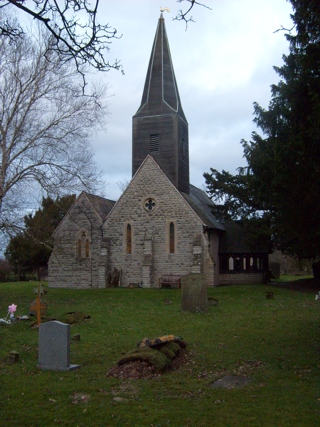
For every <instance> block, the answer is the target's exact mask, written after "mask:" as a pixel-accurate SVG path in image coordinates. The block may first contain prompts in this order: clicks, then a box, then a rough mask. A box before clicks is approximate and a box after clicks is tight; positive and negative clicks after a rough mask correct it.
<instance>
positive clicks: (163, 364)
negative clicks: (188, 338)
mask: <svg viewBox="0 0 320 427" xmlns="http://www.w3.org/2000/svg"><path fill="white" fill-rule="evenodd" d="M157 340H160V338H159V339H157ZM150 341H153V342H154V341H155V340H150ZM139 345H140V343H139V344H138V346H139ZM186 346H187V343H186V342H185V341H184V340H182V339H181V338H177V337H174V339H173V340H171V341H158V342H157V345H154V344H153V345H152V346H149V345H144V346H142V347H140V346H139V347H138V348H137V349H136V350H133V351H131V352H130V353H128V354H127V355H125V356H124V357H122V358H121V359H120V360H119V361H118V366H121V365H124V364H126V363H130V362H136V361H140V362H146V363H148V364H149V365H151V366H153V367H154V369H155V371H157V372H161V371H164V370H165V369H167V368H169V366H170V365H171V361H172V360H173V359H174V358H175V357H177V356H178V354H179V352H180V350H181V349H184V348H186Z"/></svg>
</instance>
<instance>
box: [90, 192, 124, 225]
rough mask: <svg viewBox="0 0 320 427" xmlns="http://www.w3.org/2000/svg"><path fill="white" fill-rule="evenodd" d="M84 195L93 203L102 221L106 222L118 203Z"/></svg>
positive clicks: (91, 195)
mask: <svg viewBox="0 0 320 427" xmlns="http://www.w3.org/2000/svg"><path fill="white" fill-rule="evenodd" d="M84 194H85V195H86V196H87V198H88V200H89V202H90V203H91V205H92V207H93V208H94V210H95V211H96V212H97V214H98V215H99V216H100V218H101V219H102V221H104V220H105V219H106V217H107V215H108V214H109V212H110V211H111V209H112V207H113V206H114V205H115V203H116V202H114V201H113V200H108V199H105V198H104V197H100V196H95V195H94V194H89V193H84Z"/></svg>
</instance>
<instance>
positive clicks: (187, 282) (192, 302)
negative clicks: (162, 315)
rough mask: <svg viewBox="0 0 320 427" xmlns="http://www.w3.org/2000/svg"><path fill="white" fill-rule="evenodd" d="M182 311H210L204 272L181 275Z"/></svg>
mask: <svg viewBox="0 0 320 427" xmlns="http://www.w3.org/2000/svg"><path fill="white" fill-rule="evenodd" d="M181 309H182V311H191V312H200V313H201V312H206V311H208V288H207V284H206V280H205V276H204V275H203V274H187V275H186V276H183V277H181Z"/></svg>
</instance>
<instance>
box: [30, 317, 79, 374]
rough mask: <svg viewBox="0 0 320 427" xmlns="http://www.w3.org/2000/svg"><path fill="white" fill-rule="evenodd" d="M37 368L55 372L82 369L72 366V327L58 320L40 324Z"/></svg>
mask: <svg viewBox="0 0 320 427" xmlns="http://www.w3.org/2000/svg"><path fill="white" fill-rule="evenodd" d="M37 367H38V368H40V369H44V370H53V371H71V370H73V369H77V368H79V367H80V366H79V365H71V364H70V325H68V324H65V323H62V322H58V321H56V320H54V321H51V322H47V323H42V324H40V326H39V353H38V365H37Z"/></svg>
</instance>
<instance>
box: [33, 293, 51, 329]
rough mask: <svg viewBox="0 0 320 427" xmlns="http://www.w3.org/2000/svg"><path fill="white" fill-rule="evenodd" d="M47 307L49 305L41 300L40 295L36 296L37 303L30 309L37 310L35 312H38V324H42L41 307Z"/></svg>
mask: <svg viewBox="0 0 320 427" xmlns="http://www.w3.org/2000/svg"><path fill="white" fill-rule="evenodd" d="M46 308H47V306H46V305H45V304H43V303H42V302H41V299H40V297H39V296H37V298H36V303H35V305H33V306H31V307H30V310H32V311H33V310H35V312H36V313H37V324H38V326H40V324H41V309H46Z"/></svg>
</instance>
